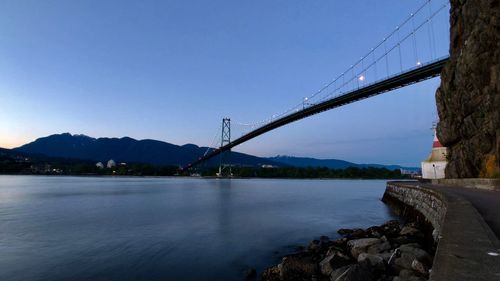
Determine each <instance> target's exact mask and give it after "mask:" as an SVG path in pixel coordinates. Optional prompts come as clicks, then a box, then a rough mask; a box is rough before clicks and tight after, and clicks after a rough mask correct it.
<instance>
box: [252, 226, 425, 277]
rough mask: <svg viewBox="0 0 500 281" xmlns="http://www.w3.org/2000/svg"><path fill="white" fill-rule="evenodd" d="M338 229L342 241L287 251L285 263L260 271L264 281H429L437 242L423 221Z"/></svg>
mask: <svg viewBox="0 0 500 281" xmlns="http://www.w3.org/2000/svg"><path fill="white" fill-rule="evenodd" d="M337 233H338V234H340V235H341V237H340V238H339V239H336V240H330V239H329V238H328V237H327V236H321V237H319V238H318V239H314V240H312V241H311V242H310V243H309V245H308V246H307V247H305V250H302V251H298V252H296V253H293V254H289V255H285V256H284V257H282V260H281V263H279V264H278V265H274V266H271V267H269V268H268V269H266V270H265V271H264V272H262V274H261V278H262V281H278V280H279V281H284V280H318V281H323V280H324V281H327V280H337V281H340V280H342V281H354V280H365V281H370V280H383V281H393V280H415V281H423V280H428V278H429V275H430V272H431V269H432V263H433V257H434V253H435V247H433V245H435V244H434V243H433V241H428V240H427V239H428V235H425V234H424V232H423V231H422V226H421V225H420V224H418V223H415V222H407V223H404V224H401V223H400V221H398V220H391V221H388V222H386V223H384V224H382V225H376V226H371V227H369V228H366V229H360V228H354V229H339V230H338V231H337ZM429 245H432V246H430V247H429ZM247 277H248V276H247Z"/></svg>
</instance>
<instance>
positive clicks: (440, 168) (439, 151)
mask: <svg viewBox="0 0 500 281" xmlns="http://www.w3.org/2000/svg"><path fill="white" fill-rule="evenodd" d="M432 129H433V130H434V141H433V142H432V151H431V154H430V155H429V157H427V159H425V160H424V161H422V178H424V179H443V178H444V177H445V174H444V170H445V168H446V164H447V163H448V162H447V160H446V155H447V149H446V147H444V146H443V145H442V144H441V142H440V141H439V139H438V138H437V134H436V127H435V126H434V127H433V128H432Z"/></svg>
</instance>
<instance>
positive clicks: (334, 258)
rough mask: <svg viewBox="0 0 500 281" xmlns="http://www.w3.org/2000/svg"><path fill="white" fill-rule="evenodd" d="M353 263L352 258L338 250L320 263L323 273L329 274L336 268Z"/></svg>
mask: <svg viewBox="0 0 500 281" xmlns="http://www.w3.org/2000/svg"><path fill="white" fill-rule="evenodd" d="M350 263H351V259H350V258H349V257H348V256H346V255H344V254H342V253H341V252H339V251H337V252H335V253H334V254H331V255H328V256H327V257H326V258H324V259H323V260H322V261H321V262H320V263H319V268H320V271H321V274H323V275H325V276H329V275H330V274H331V273H332V272H333V271H334V270H335V269H337V268H340V267H343V266H346V265H348V264H350Z"/></svg>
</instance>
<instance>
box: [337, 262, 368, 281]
mask: <svg viewBox="0 0 500 281" xmlns="http://www.w3.org/2000/svg"><path fill="white" fill-rule="evenodd" d="M330 280H331V281H358V280H363V281H371V280H373V275H372V273H371V271H370V269H369V268H368V267H367V266H366V265H364V264H351V265H347V266H344V267H341V268H338V269H336V270H335V271H333V272H332V274H331V275H330Z"/></svg>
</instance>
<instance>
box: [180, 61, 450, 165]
mask: <svg viewBox="0 0 500 281" xmlns="http://www.w3.org/2000/svg"><path fill="white" fill-rule="evenodd" d="M448 59H449V57H444V58H441V59H438V60H436V61H432V62H430V63H426V64H424V65H421V66H419V67H415V68H412V69H410V70H408V71H405V72H403V73H401V74H397V75H394V76H391V77H389V78H387V79H384V80H382V81H379V82H375V83H373V84H370V85H367V86H364V87H362V88H359V89H356V90H353V91H350V92H347V93H345V94H343V95H341V96H337V97H334V98H331V99H329V100H326V101H323V102H320V103H318V104H314V105H311V106H309V107H305V108H304V109H302V110H299V111H297V112H294V113H291V114H289V115H286V116H283V117H281V118H278V119H276V120H274V121H272V122H270V123H268V124H266V125H263V126H262V127H259V128H257V129H255V130H253V131H251V132H248V133H247V134H245V135H243V136H241V137H239V138H237V139H235V140H234V141H232V142H230V143H229V144H226V145H224V146H222V147H220V148H218V149H215V150H213V151H211V152H210V153H208V154H206V155H205V156H202V157H200V158H198V159H197V160H196V161H194V162H192V163H191V164H189V165H187V166H185V167H184V168H183V170H185V169H188V168H191V167H194V166H196V165H197V164H200V163H201V162H203V161H206V160H208V159H210V158H212V157H214V156H217V155H219V154H220V153H222V152H224V151H227V150H230V149H231V148H233V147H235V146H237V145H239V144H242V143H244V142H246V141H248V140H251V139H253V138H255V137H257V136H260V135H262V134H264V133H267V132H269V131H272V130H274V129H276V128H279V127H282V126H284V125H287V124H289V123H292V122H295V121H297V120H300V119H303V118H306V117H309V116H311V115H314V114H317V113H320V112H323V111H327V110H330V109H333V108H336V107H340V106H343V105H346V104H349V103H353V102H356V101H359V100H362V99H366V98H369V97H372V96H376V95H380V94H382V93H385V92H388V91H392V90H395V89H398V88H401V87H405V86H407V85H410V84H414V83H417V82H420V81H423V80H427V79H430V78H433V77H436V76H439V74H440V73H441V70H442V69H443V67H444V65H445V63H446V62H447V61H448Z"/></svg>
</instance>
